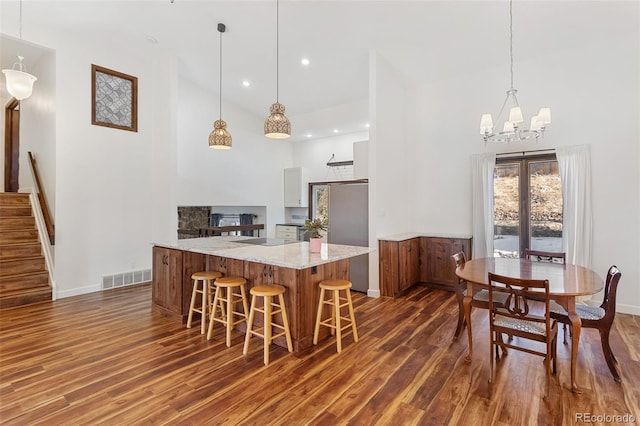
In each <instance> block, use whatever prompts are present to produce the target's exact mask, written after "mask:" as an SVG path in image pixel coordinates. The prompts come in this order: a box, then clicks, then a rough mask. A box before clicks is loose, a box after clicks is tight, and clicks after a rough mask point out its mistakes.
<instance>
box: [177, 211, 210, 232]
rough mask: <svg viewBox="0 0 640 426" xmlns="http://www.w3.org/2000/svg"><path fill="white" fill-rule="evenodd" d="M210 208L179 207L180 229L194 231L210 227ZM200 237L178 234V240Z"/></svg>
mask: <svg viewBox="0 0 640 426" xmlns="http://www.w3.org/2000/svg"><path fill="white" fill-rule="evenodd" d="M210 213H211V207H209V206H178V229H183V230H194V229H198V228H205V227H207V226H209V215H210ZM197 236H198V235H197V234H196V235H186V234H178V238H189V237H197Z"/></svg>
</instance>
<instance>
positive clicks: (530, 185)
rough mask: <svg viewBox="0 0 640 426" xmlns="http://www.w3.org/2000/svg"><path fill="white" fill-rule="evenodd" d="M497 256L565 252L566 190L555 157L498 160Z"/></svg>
mask: <svg viewBox="0 0 640 426" xmlns="http://www.w3.org/2000/svg"><path fill="white" fill-rule="evenodd" d="M493 196H494V199H493V203H494V206H493V208H494V212H493V219H494V240H493V251H494V256H496V257H520V256H521V255H522V253H523V252H524V249H526V248H531V249H534V250H543V251H562V188H561V185H560V174H559V172H558V161H557V160H556V157H555V155H554V154H552V155H541V156H530V157H518V158H498V159H497V160H496V166H495V169H494V180H493Z"/></svg>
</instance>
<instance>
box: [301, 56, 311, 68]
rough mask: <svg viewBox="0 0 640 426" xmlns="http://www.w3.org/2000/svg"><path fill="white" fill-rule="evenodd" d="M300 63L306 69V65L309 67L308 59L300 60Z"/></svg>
mask: <svg viewBox="0 0 640 426" xmlns="http://www.w3.org/2000/svg"><path fill="white" fill-rule="evenodd" d="M300 63H301V64H302V65H304V66H305V67H306V66H307V65H309V64H310V63H311V62H310V61H309V58H302V59H301V60H300Z"/></svg>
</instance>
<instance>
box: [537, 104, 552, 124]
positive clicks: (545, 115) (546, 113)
mask: <svg viewBox="0 0 640 426" xmlns="http://www.w3.org/2000/svg"><path fill="white" fill-rule="evenodd" d="M538 121H539V122H540V123H542V124H550V123H551V108H540V111H539V112H538Z"/></svg>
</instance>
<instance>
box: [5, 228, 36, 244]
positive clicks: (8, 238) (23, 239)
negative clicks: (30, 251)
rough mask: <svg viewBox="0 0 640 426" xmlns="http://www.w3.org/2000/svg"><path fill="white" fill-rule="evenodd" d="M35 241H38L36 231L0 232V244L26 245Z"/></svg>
mask: <svg viewBox="0 0 640 426" xmlns="http://www.w3.org/2000/svg"><path fill="white" fill-rule="evenodd" d="M37 241H40V240H39V239H38V230H37V229H29V230H24V229H20V230H15V231H14V230H11V231H8V230H0V244H12V243H27V242H37Z"/></svg>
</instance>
